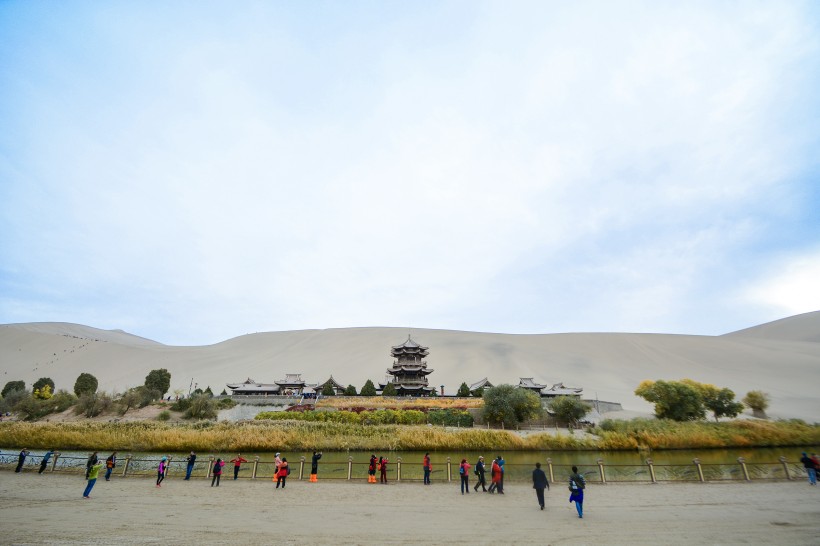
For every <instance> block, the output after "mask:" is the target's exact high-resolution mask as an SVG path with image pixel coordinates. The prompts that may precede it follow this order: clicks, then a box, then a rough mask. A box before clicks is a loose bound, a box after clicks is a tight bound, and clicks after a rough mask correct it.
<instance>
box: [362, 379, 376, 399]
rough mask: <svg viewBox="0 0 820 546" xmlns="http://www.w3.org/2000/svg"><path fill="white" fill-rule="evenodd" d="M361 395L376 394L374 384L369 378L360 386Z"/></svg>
mask: <svg viewBox="0 0 820 546" xmlns="http://www.w3.org/2000/svg"><path fill="white" fill-rule="evenodd" d="M362 396H376V386H375V385H373V382H372V381H371V380H369V379H368V380H367V382H366V383H365V384H364V387H362Z"/></svg>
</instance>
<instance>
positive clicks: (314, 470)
mask: <svg viewBox="0 0 820 546" xmlns="http://www.w3.org/2000/svg"><path fill="white" fill-rule="evenodd" d="M321 458H322V452H321V451H320V452H318V453H316V452H315V451H314V452H313V456H312V457H311V458H310V481H312V482H316V481H319V476H317V474H319V459H321Z"/></svg>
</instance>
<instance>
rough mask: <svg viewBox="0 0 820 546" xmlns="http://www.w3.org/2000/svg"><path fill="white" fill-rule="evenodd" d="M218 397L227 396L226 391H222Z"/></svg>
mask: <svg viewBox="0 0 820 546" xmlns="http://www.w3.org/2000/svg"><path fill="white" fill-rule="evenodd" d="M219 396H228V391H226V390H225V389H222V392H221V393H219Z"/></svg>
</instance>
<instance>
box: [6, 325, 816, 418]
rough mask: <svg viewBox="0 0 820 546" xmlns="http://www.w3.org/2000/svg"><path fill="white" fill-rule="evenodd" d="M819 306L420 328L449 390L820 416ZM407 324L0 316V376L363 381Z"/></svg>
mask: <svg viewBox="0 0 820 546" xmlns="http://www.w3.org/2000/svg"><path fill="white" fill-rule="evenodd" d="M818 324H820V313H810V314H807V315H800V316H796V317H791V318H789V319H784V320H782V321H777V322H774V323H770V324H767V325H762V326H759V327H756V328H751V329H747V330H741V331H740V332H734V333H732V334H728V335H724V336H685V335H669V334H615V333H578V334H545V335H510V334H490V333H475V332H458V331H449V330H425V329H415V330H413V332H412V334H413V339H415V340H416V341H418V342H420V343H422V344H424V345H426V346H428V347H430V356H429V357H428V359H427V360H428V365H429V367H430V368H433V369H434V370H435V371H434V372H433V373H432V374H431V375H430V380H431V383H432V384H433V385H437V386H438V385H445V391H446V392H447V393H453V392H455V390H456V389H457V388H458V386H459V385H460V384H461V382H462V381H466V382H468V383H470V382H473V381H477V380H479V379H481V378H483V377H485V376H486V377H489V379H490V380H491V381H492V382H494V383H496V384H498V383H517V382H518V378H519V377H534V378H536V380H539V381H542V382H544V383H556V382H564V383H565V384H566V385H568V386H581V387H584V389H585V395H586V396H588V397H590V398H595V397H596V396H597V397H598V398H599V399H601V400H608V401H615V402H621V403H622V404H623V406H624V408H625V409H628V410H635V411H646V412H649V411H651V406H650V405H649V404H646V403H645V402H644V401H643V400H641V399H639V398H637V397H636V396H634V394H633V391H634V390H635V387H636V386H637V385H638V383H639V382H640V381H642V380H644V379H680V378H683V377H688V378H691V379H695V380H697V381H703V382H708V383H714V384H717V385H721V386H727V387H729V388H731V389H733V390H734V391H735V392H736V393H737V394H738V397H742V396H743V394H745V393H746V392H747V391H749V390H752V389H761V390H764V391H766V392H768V393H770V395H771V397H772V405H771V409H770V414H772V415H774V416H779V417H799V418H804V419H807V420H809V421H814V420H820V397H818V396H817V394H816V384H817V380H818V379H820V341H817V338H818V328H820V326H818ZM407 334H408V331H407V329H405V328H346V329H330V330H300V331H292V332H270V333H259V334H251V335H246V336H241V337H238V338H234V339H230V340H227V341H225V342H222V343H218V344H216V345H209V346H202V347H174V346H167V345H162V344H159V343H155V342H152V341H150V340H145V339H143V338H139V337H137V336H131V335H129V334H126V333H124V332H121V331H106V330H98V329H96V328H90V327H87V326H80V325H70V324H63V323H53V324H50V323H36V324H8V325H2V326H0V376H2V377H0V379H2V382H3V383H5V381H9V380H12V379H14V380H17V379H22V380H25V381H26V383H27V384H28V385H31V383H32V382H34V381H35V380H37V379H38V378H40V377H51V378H52V379H53V380H54V381H55V383H56V384H57V387H58V388H67V389H69V390H70V389H71V388H72V387H73V385H74V381H75V379H76V378H77V375H79V374H80V373H81V372H89V373H92V374H94V375H95V376H96V377H97V378H98V379H99V381H100V387H101V388H102V389H105V390H123V389H125V388H127V387H130V386H135V385H139V384H142V382H143V381H144V378H145V375H146V374H147V373H148V372H149V371H150V370H151V369H154V368H167V369H168V370H169V371H170V372H171V374H172V387H171V388H172V389H175V388H180V389H183V390H184V392H187V391H188V388H189V385H190V383H191V381H192V380H193V382H194V383H197V384H198V385H199V386H200V387H203V388H204V387H205V386H210V387H211V389H212V390H213V391H214V392H216V393H219V392H220V391H221V390H222V389H223V388H224V387H225V384H226V383H229V382H235V381H243V380H244V379H246V378H248V377H251V378H253V379H255V380H257V381H264V382H272V381H274V380H276V379H280V378H283V377H284V375H285V374H286V373H302V374H303V377H304V378H305V379H307V380H308V381H318V380H322V381H323V380H325V379H327V377H328V376H329V375H330V374H331V373H332V374H333V376H334V378H336V380H338V381H339V382H341V383H343V384H353V385H355V386H356V387H357V388H361V386H362V385H363V384H364V382H365V381H366V380H367V379H373V380H374V381H377V380H381V379H383V378H384V375H385V370H386V368H387V367H389V365H390V364H391V362H392V359H391V357H390V347H391V346H392V345H396V344H399V343H401V342H403V341H404V340H405V339H406V338H407Z"/></svg>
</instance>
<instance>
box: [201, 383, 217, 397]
mask: <svg viewBox="0 0 820 546" xmlns="http://www.w3.org/2000/svg"><path fill="white" fill-rule="evenodd" d="M202 394H207V395H208V396H213V395H214V391H212V390H211V386H210V385H208V386H207V387H205V391H203V393H202Z"/></svg>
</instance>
